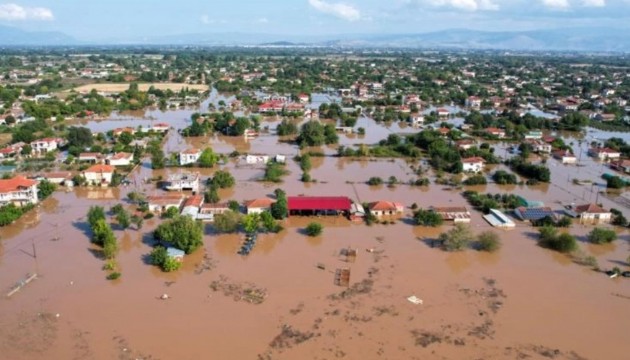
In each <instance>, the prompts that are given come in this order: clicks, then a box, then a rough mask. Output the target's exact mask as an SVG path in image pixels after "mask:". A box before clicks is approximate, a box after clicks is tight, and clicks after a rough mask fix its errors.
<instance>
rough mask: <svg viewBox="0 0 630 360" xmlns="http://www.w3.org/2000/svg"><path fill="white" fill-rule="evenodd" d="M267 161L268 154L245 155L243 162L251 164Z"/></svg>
mask: <svg viewBox="0 0 630 360" xmlns="http://www.w3.org/2000/svg"><path fill="white" fill-rule="evenodd" d="M268 162H269V156H268V155H246V156H245V163H247V164H250V165H253V164H266V163H268Z"/></svg>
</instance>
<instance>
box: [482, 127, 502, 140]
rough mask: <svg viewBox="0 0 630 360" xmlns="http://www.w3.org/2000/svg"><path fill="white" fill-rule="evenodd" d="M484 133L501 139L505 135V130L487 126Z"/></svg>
mask: <svg viewBox="0 0 630 360" xmlns="http://www.w3.org/2000/svg"><path fill="white" fill-rule="evenodd" d="M486 134H488V135H490V136H495V137H498V138H499V139H503V138H504V137H505V130H503V129H499V128H495V127H489V128H487V129H486Z"/></svg>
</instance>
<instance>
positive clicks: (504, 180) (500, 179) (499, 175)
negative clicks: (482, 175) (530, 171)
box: [492, 170, 518, 185]
mask: <svg viewBox="0 0 630 360" xmlns="http://www.w3.org/2000/svg"><path fill="white" fill-rule="evenodd" d="M492 180H494V182H495V183H497V184H499V185H505V184H516V183H517V181H518V180H517V179H516V175H514V174H511V173H509V172H507V171H505V170H497V171H496V172H495V173H494V174H492Z"/></svg>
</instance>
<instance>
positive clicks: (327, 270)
mask: <svg viewBox="0 0 630 360" xmlns="http://www.w3.org/2000/svg"><path fill="white" fill-rule="evenodd" d="M214 96H215V99H216V97H217V95H214ZM217 101H218V100H217ZM206 106H207V105H206ZM188 112H192V110H179V111H173V112H167V113H164V114H159V113H155V114H153V115H154V116H155V117H156V118H157V120H159V121H169V120H171V121H172V122H171V124H173V126H175V127H176V128H180V127H183V126H186V121H185V119H186V114H188ZM188 116H189V115H188ZM111 121H112V123H111V124H112V126H113V127H119V126H127V125H120V123H121V122H123V123H124V122H126V121H128V120H111ZM134 121H136V120H134ZM148 121H150V120H148ZM271 123H273V121H272V122H271ZM113 124H117V125H113ZM94 126H96V125H94ZM99 126H100V125H99ZM108 126H109V125H108ZM103 129H105V127H103ZM371 132H373V133H374V134H380V135H381V136H380V137H377V136H376V135H370V133H371ZM390 132H391V130H389V129H387V128H386V127H384V126H380V125H376V124H374V125H373V126H371V127H370V129H368V133H367V135H366V137H369V140H370V142H375V141H372V140H376V141H378V140H380V139H381V138H384V137H386V136H387V134H388V133H390ZM372 136H374V139H372ZM341 138H342V143H344V142H345V141H350V140H344V135H341ZM366 142H368V141H366ZM586 145H587V144H586V142H583V144H582V145H579V144H578V141H577V140H574V146H575V147H576V150H579V149H578V148H577V147H579V146H581V147H585V146H586ZM193 146H195V147H202V146H212V147H213V148H214V149H215V151H217V152H221V153H229V152H231V151H234V150H238V151H239V152H251V153H265V154H270V155H274V154H277V153H278V154H285V155H289V156H288V158H290V157H292V156H293V155H295V154H297V153H298V150H297V148H295V147H294V146H292V145H290V144H286V143H278V139H277V137H275V136H273V135H271V134H262V135H261V136H260V137H258V138H256V139H253V140H250V141H245V140H244V139H242V138H238V139H237V138H226V137H220V136H213V137H211V138H207V139H183V138H181V137H179V135H178V134H176V133H175V132H172V133H171V134H170V135H169V138H168V139H167V141H166V145H165V149H168V150H170V151H177V150H180V149H183V148H186V147H193ZM503 147H504V145H502V144H497V154H499V155H503V151H502V150H501V149H502V148H503ZM320 150H321V151H323V152H324V153H326V154H327V155H329V156H325V157H313V158H312V163H313V169H312V170H311V176H312V178H313V179H316V180H317V182H314V183H310V184H304V183H302V182H300V181H299V178H300V175H301V170H300V169H299V166H298V164H296V163H295V162H294V161H293V160H291V159H289V160H288V163H287V169H288V170H289V172H290V173H289V174H288V175H287V176H286V177H285V178H284V182H283V183H281V184H267V183H263V182H259V181H256V180H257V179H259V178H260V177H262V174H263V168H262V166H252V165H243V164H240V163H238V162H237V161H236V160H234V159H232V160H230V161H229V162H228V163H227V164H225V165H224V166H223V167H224V168H226V169H229V170H230V172H232V174H233V175H234V176H235V178H236V180H237V182H236V186H235V187H234V188H233V189H229V190H222V191H221V192H220V195H221V197H222V199H223V200H229V199H235V200H238V201H243V200H247V199H253V198H258V197H264V196H270V195H271V194H272V193H273V190H274V189H275V188H277V187H281V188H283V189H284V190H285V191H286V192H287V193H288V194H289V195H297V194H306V195H347V196H349V197H351V198H352V199H353V200H355V201H360V202H370V201H376V200H390V201H398V202H402V203H403V204H404V205H405V206H407V207H409V206H410V205H411V204H413V203H417V204H418V205H419V206H421V207H428V206H431V205H434V206H459V205H466V202H465V200H464V199H463V198H462V196H461V195H460V193H461V191H462V190H463V189H457V190H456V189H448V188H445V187H443V186H440V185H435V184H432V185H430V186H429V187H410V186H407V185H396V186H393V187H390V186H387V185H382V186H376V187H371V186H368V185H367V184H365V181H367V179H368V178H369V177H372V176H380V177H382V178H383V179H387V178H389V176H395V177H396V178H397V179H398V180H400V181H408V180H410V179H413V178H416V175H414V174H413V171H412V169H411V167H410V166H411V165H417V164H415V163H412V162H407V161H405V160H400V159H397V160H393V161H392V160H387V159H379V160H378V161H368V160H351V159H339V158H336V157H333V156H330V155H331V154H333V153H334V152H335V149H334V147H324V148H322V149H320ZM576 154H577V152H576ZM584 154H585V153H584ZM581 162H582V165H584V166H581V167H577V166H565V165H561V164H559V163H558V162H557V161H556V160H553V159H549V160H548V163H549V165H550V168H551V171H552V183H551V184H547V185H541V186H534V187H528V186H497V185H495V184H488V185H486V186H480V187H470V188H471V189H476V190H479V191H487V192H510V193H515V194H520V195H523V196H525V197H526V198H529V199H531V200H542V201H545V203H546V204H548V205H549V206H552V207H553V208H556V209H559V208H560V204H559V203H562V204H566V203H571V202H576V203H582V202H588V201H591V200H592V201H594V200H595V198H596V197H597V192H596V190H597V189H598V187H597V186H591V185H590V184H589V185H574V184H573V181H572V179H573V178H578V179H580V180H591V181H600V182H601V180H600V178H599V177H600V176H601V173H602V172H603V171H608V170H607V169H605V168H602V166H601V164H599V163H597V162H595V161H592V160H591V159H590V158H586V156H583V157H582V159H581ZM216 170H217V169H216V168H215V169H190V170H188V169H186V170H181V171H199V172H200V174H201V175H202V178H205V177H208V176H212V174H213V173H214V172H215V171H216ZM178 171H180V170H178V169H166V170H159V171H153V170H151V169H150V167H149V164H148V162H147V163H145V164H143V166H140V167H138V169H137V170H136V172H134V173H133V174H132V178H136V179H142V178H145V177H154V176H158V175H162V176H166V175H168V174H169V173H172V172H178ZM132 190H137V191H144V192H145V193H148V194H152V193H159V192H161V190H159V189H155V188H154V187H153V185H143V184H140V182H139V181H138V182H136V183H135V185H132V186H129V187H121V188H120V189H75V190H74V191H71V192H64V191H58V192H57V193H55V194H54V196H53V198H51V199H48V200H46V201H45V202H44V203H43V204H41V205H40V206H39V208H38V209H36V210H35V211H32V212H30V213H29V214H27V215H26V216H24V217H23V218H22V219H21V220H20V221H18V222H16V223H15V224H13V225H11V226H8V227H4V228H2V229H1V235H0V237H1V238H2V241H1V242H0V289H2V290H6V291H7V292H8V291H9V289H10V288H11V287H12V286H13V285H14V284H15V283H16V282H18V281H20V280H21V279H24V278H25V276H26V274H27V273H37V274H39V277H38V278H37V279H36V280H34V281H32V282H31V283H29V284H28V285H26V286H25V287H24V288H22V290H21V291H19V292H18V293H16V294H15V295H13V296H12V297H11V298H4V297H3V298H2V299H0V351H2V354H3V358H6V359H15V360H22V359H25V360H31V359H44V358H45V359H112V358H118V359H137V358H142V359H200V358H217V359H228V358H229V359H257V358H261V359H332V358H347V359H479V358H483V359H521V358H526V357H530V358H533V359H540V358H550V357H553V358H556V359H582V358H586V359H601V358H607V359H626V358H627V350H628V347H627V333H628V331H629V330H630V324H629V323H628V321H627V319H628V318H630V281H629V280H627V279H608V278H607V277H606V276H604V275H602V274H601V273H597V272H595V271H592V270H589V269H587V268H585V267H582V266H579V265H577V264H575V263H573V262H572V261H571V259H570V258H569V257H567V256H565V255H559V254H557V253H554V252H551V251H549V250H546V249H543V248H540V247H538V246H537V245H536V230H535V229H533V228H531V227H529V226H527V225H525V224H523V223H520V222H519V223H518V226H517V227H516V228H515V229H513V230H510V231H500V230H495V231H496V232H497V233H499V234H500V236H501V240H502V244H503V246H502V248H501V249H500V250H499V251H498V252H497V253H493V254H487V253H481V252H478V251H475V250H472V249H471V250H467V251H464V252H460V253H446V252H443V251H441V250H439V249H434V248H431V246H430V244H431V242H430V239H434V238H436V237H437V236H438V235H439V233H441V232H442V231H445V230H447V229H448V228H449V226H447V225H446V226H443V227H442V228H438V229H433V228H423V227H416V226H413V225H412V224H411V223H410V215H411V210H410V209H407V210H406V211H405V214H404V215H403V216H402V217H401V218H399V219H392V222H393V223H392V224H390V223H388V224H387V225H385V224H378V225H372V226H366V225H364V224H357V223H352V222H351V221H349V220H347V219H344V218H338V217H330V218H326V217H318V218H315V219H311V218H301V217H292V218H290V219H288V220H286V221H284V222H283V226H284V228H285V230H283V231H282V232H280V233H279V234H263V235H261V236H260V239H259V240H258V242H257V245H256V246H255V248H254V249H253V251H252V253H251V254H250V255H249V256H247V257H242V256H239V255H237V254H236V251H237V250H238V249H239V247H240V244H241V242H242V241H243V237H242V235H218V234H215V233H214V232H213V231H212V229H211V226H210V225H208V226H207V227H206V235H205V236H204V247H203V248H202V249H200V250H198V251H197V252H196V253H194V254H192V255H189V256H187V257H186V259H185V263H184V266H183V268H182V269H180V270H179V271H178V272H176V273H169V274H167V273H162V272H160V271H159V270H158V269H157V268H155V267H153V266H151V265H148V264H147V263H146V261H147V260H146V255H147V254H148V253H149V252H150V250H151V243H152V241H151V231H152V230H153V229H154V228H155V227H156V226H157V225H158V224H159V222H160V220H159V219H152V220H149V221H146V222H145V224H144V227H143V228H142V229H141V230H139V231H138V230H135V229H134V228H133V227H132V228H131V229H128V230H126V231H122V230H120V229H117V228H116V226H114V230H115V233H116V235H117V237H118V239H119V242H120V248H121V251H120V254H119V255H118V259H117V261H118V264H119V268H120V272H121V273H122V276H121V278H120V279H118V280H115V281H109V280H106V279H105V276H106V275H107V272H105V271H103V270H102V266H103V264H104V262H103V260H102V259H100V258H99V256H98V251H97V249H96V248H95V247H94V246H92V245H91V244H90V242H89V233H88V232H87V225H86V220H85V214H86V213H87V210H88V208H89V207H90V206H92V205H95V204H96V205H101V206H104V207H106V208H109V207H111V206H113V205H115V204H117V203H119V202H121V203H125V200H124V199H125V198H126V194H127V193H128V192H129V191H132ZM598 200H599V201H600V202H602V203H603V204H604V207H607V208H609V207H611V206H613V207H617V208H619V209H620V210H623V211H624V212H627V209H626V208H623V207H622V206H621V205H619V204H618V203H615V202H613V201H612V200H609V199H608V198H605V197H603V196H601V195H600V196H599V199H598ZM125 204H126V203H125ZM126 206H130V205H128V204H127V205H126ZM311 221H318V222H321V223H322V224H323V225H324V232H323V234H322V235H321V236H319V237H315V238H309V237H306V236H305V235H304V234H303V233H302V229H303V228H304V227H305V226H306V225H307V224H308V223H309V222H311ZM471 227H472V229H473V231H474V232H480V231H484V230H489V229H490V227H489V225H488V224H487V223H486V222H485V221H484V220H483V219H482V218H481V215H480V214H479V213H477V212H473V215H472V222H471ZM590 229H591V228H590V227H586V226H578V225H574V226H573V227H572V228H571V229H570V232H571V233H572V234H575V235H578V236H579V239H580V240H581V241H580V244H579V245H580V248H581V249H582V250H584V251H585V252H586V253H588V254H591V255H593V256H595V257H596V258H597V260H598V263H599V266H600V267H601V268H604V269H605V268H612V267H614V266H619V267H627V264H625V259H626V258H627V256H628V254H629V250H630V247H629V240H630V236H629V235H628V233H627V232H626V231H620V232H619V240H618V241H616V242H615V243H614V244H610V245H591V244H587V243H585V242H584V239H585V236H586V234H587V233H588V232H589V231H590ZM347 247H351V248H356V249H358V255H357V258H356V261H355V262H353V263H350V262H346V261H344V259H343V258H342V257H341V256H340V255H339V252H340V250H341V249H344V248H347ZM367 249H370V250H372V252H368V251H366V250H367ZM341 268H350V270H351V276H350V284H351V286H352V289H353V290H352V291H346V292H345V293H344V296H340V295H339V294H341V293H342V291H344V288H342V287H339V286H336V285H335V284H334V277H335V270H337V269H341ZM213 281H223V282H224V283H226V284H230V285H233V287H234V288H238V287H241V288H243V287H244V288H247V287H256V288H263V289H265V290H266V293H267V297H266V299H265V301H264V302H263V303H262V304H259V305H256V304H249V303H247V302H245V301H237V300H236V299H235V297H234V294H227V295H226V294H224V293H223V292H222V291H213V290H212V289H211V288H210V284H211V283H212V282H213ZM162 294H168V295H169V297H170V299H168V300H159V297H160V296H161V295H162ZM334 295H337V296H334ZM411 295H416V296H417V297H419V298H421V299H422V300H423V304H422V305H414V304H412V303H411V302H408V301H407V299H406V298H407V297H409V296H411ZM283 329H284V330H283ZM282 334H283V335H282Z"/></svg>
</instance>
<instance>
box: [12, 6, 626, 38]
mask: <svg viewBox="0 0 630 360" xmlns="http://www.w3.org/2000/svg"><path fill="white" fill-rule="evenodd" d="M0 25H4V26H12V27H17V28H20V29H23V30H29V31H61V32H64V33H66V34H68V35H70V36H73V37H75V38H77V39H79V40H85V41H98V40H107V39H124V38H138V37H150V36H162V35H178V34H188V33H234V32H238V33H261V34H290V35H335V34H384V33H424V32H431V31H439V30H445V29H451V28H457V29H462V28H465V29H474V30H487V31H505V30H533V29H543V28H573V27H602V26H613V27H625V28H630V0H176V1H172V0H165V1H162V0H22V1H17V0H16V1H14V2H13V1H9V2H4V1H3V0H0Z"/></svg>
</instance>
